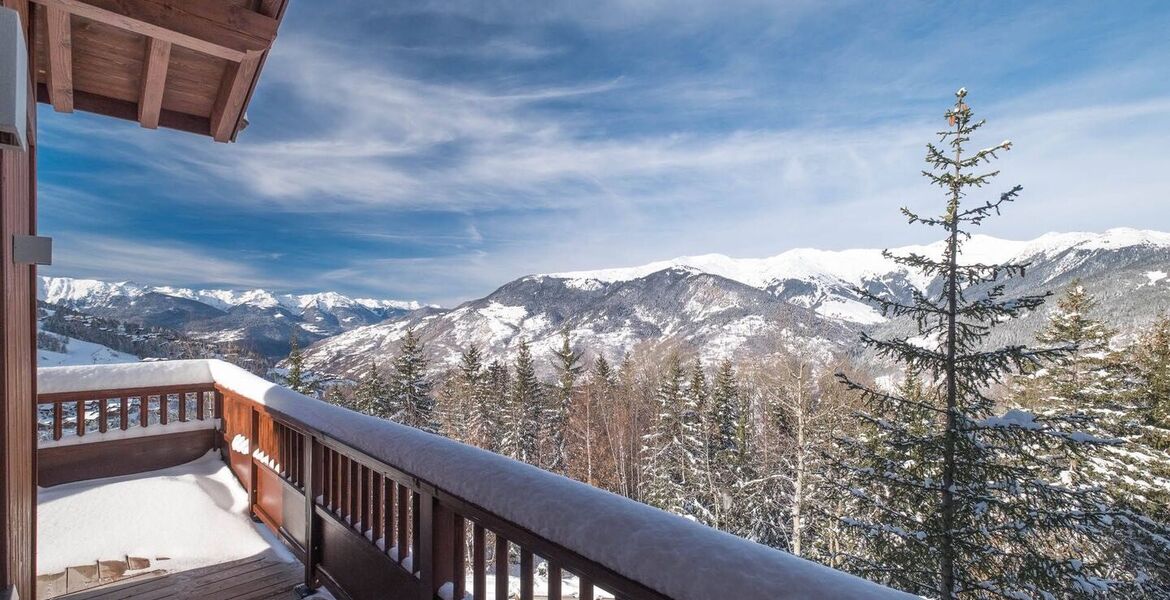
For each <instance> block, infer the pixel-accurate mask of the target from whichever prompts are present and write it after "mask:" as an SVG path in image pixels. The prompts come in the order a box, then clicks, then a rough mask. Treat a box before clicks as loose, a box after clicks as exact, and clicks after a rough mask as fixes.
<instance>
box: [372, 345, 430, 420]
mask: <svg viewBox="0 0 1170 600" xmlns="http://www.w3.org/2000/svg"><path fill="white" fill-rule="evenodd" d="M434 410H435V400H434V398H433V397H432V396H431V384H430V382H429V381H428V380H427V358H426V355H425V354H424V351H423V344H422V340H420V339H419V337H418V335H416V334H415V333H414V330H413V329H407V330H406V334H405V335H404V336H402V343H401V345H400V346H399V349H398V357H397V358H395V359H394V371H393V373H392V379H391V381H390V396H389V403H388V406H387V410H386V411H385V413H386V415H387V418H389V419H390V420H392V421H397V422H398V423H402V424H403V425H409V426H411V427H414V428H416V429H422V430H423V431H429V432H431V433H436V432H438V430H439V423H438V422H437V420H436V419H435V414H434Z"/></svg>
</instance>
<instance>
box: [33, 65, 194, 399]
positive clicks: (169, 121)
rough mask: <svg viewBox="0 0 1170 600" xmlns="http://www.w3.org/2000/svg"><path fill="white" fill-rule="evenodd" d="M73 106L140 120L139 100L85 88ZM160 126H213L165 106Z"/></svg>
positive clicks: (43, 96)
mask: <svg viewBox="0 0 1170 600" xmlns="http://www.w3.org/2000/svg"><path fill="white" fill-rule="evenodd" d="M37 102H44V103H48V102H49V88H48V86H46V85H45V84H43V83H40V84H37ZM73 107H74V108H75V109H76V110H80V111H82V112H91V113H96V114H99V115H105V116H107V117H114V118H115V119H125V120H127V121H135V122H137V121H138V103H137V102H127V101H125V100H118V99H115V98H109V97H107V96H99V95H97V94H92V93H89V92H86V91H83V90H74V92H73ZM158 126H159V127H165V128H167V129H177V130H179V131H186V132H188V133H194V134H197V135H210V134H211V126H210V124H209V120H208V119H207V117H200V116H197V115H189V114H186V113H180V112H175V111H173V110H167V109H165V108H164V109H163V110H162V113H161V114H160V115H159V117H158ZM111 397H113V396H111Z"/></svg>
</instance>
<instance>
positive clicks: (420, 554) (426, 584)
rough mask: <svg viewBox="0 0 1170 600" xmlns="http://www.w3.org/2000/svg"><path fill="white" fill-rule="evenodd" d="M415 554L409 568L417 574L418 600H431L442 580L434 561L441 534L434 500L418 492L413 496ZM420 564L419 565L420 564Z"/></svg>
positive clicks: (428, 495)
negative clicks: (418, 584) (418, 581)
mask: <svg viewBox="0 0 1170 600" xmlns="http://www.w3.org/2000/svg"><path fill="white" fill-rule="evenodd" d="M414 498H415V504H414V506H415V514H416V516H415V528H416V530H417V533H416V534H415V553H414V558H413V559H411V565H410V568H411V570H413V571H414V572H416V573H418V574H419V580H420V581H421V582H422V585H421V586H419V587H420V588H421V589H420V590H419V591H420V592H421V593H420V595H419V600H433V598H434V597H435V592H436V591H438V588H439V583H440V582H441V581H442V580H443V578H442V577H440V576H439V574H438V573H437V572H436V571H437V569H436V568H435V567H436V565H437V564H438V561H436V560H435V558H436V555H437V554H438V553H439V546H440V544H439V543H437V542H438V540H437V539H436V538H440V539H441V538H442V532H441V528H440V527H436V525H438V522H437V521H438V519H439V518H441V517H440V516H439V512H440V511H438V510H436V506H435V504H436V500H435V498H434V497H433V496H431V495H430V494H424V493H422V492H419V493H417V494H415V496H414ZM420 563H421V564H420Z"/></svg>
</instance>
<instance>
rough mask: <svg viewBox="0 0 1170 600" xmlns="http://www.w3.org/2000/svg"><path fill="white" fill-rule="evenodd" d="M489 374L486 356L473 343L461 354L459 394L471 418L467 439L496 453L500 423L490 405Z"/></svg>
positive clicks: (468, 421)
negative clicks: (495, 437)
mask: <svg viewBox="0 0 1170 600" xmlns="http://www.w3.org/2000/svg"><path fill="white" fill-rule="evenodd" d="M488 393H489V389H488V373H487V372H486V371H485V370H484V368H483V353H482V352H480V349H479V346H477V345H475V344H471V345H470V346H468V347H467V349H466V350H464V351H463V352H462V353H461V354H460V358H459V372H458V379H457V383H456V391H455V394H456V396H458V398H459V401H460V403H461V405H462V406H463V412H464V413H465V414H466V415H467V422H466V431H465V432H464V436H463V437H465V438H466V439H467V440H468V441H470V442H471V443H473V444H475V445H477V446H480V447H481V448H487V449H489V450H493V451H494V450H495V449H494V448H492V447H490V446H492V445H493V444H492V438H493V437H494V435H495V433H494V431H495V430H496V429H497V427H498V423H496V411H495V410H493V408H494V407H492V406H490V405H489V403H488Z"/></svg>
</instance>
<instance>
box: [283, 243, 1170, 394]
mask: <svg viewBox="0 0 1170 600" xmlns="http://www.w3.org/2000/svg"><path fill="white" fill-rule="evenodd" d="M941 249H942V245H941V243H936V244H930V245H926V246H908V247H904V248H898V249H894V250H892V251H891V252H892V253H894V254H908V253H918V254H925V255H938V254H939V253H940V252H941ZM964 261H965V262H971V263H973V262H979V263H985V264H992V263H1003V262H1007V261H1012V262H1029V263H1031V266H1030V268H1029V271H1028V276H1027V277H1026V278H1023V279H1015V280H1010V281H1007V282H1005V285H1006V291H1007V293H1008V294H1009V295H1021V294H1031V293H1040V292H1042V291H1045V290H1052V291H1056V292H1059V291H1060V290H1062V289H1063V288H1064V287H1066V286H1067V285H1068V284H1069V283H1071V282H1072V281H1073V280H1074V279H1080V280H1081V281H1082V283H1083V285H1085V286H1086V287H1087V288H1089V290H1090V291H1091V292H1092V293H1094V294H1095V295H1097V296H1098V298H1100V300H1101V306H1100V311H1101V314H1100V316H1101V317H1103V318H1106V319H1107V320H1109V321H1110V322H1111V323H1113V324H1114V325H1115V326H1116V327H1119V328H1120V329H1121V330H1122V331H1123V333H1124V332H1126V331H1132V329H1133V328H1135V327H1137V326H1140V325H1142V324H1144V323H1146V322H1148V321H1150V320H1151V319H1152V318H1153V317H1154V315H1155V314H1156V313H1157V311H1158V310H1159V309H1162V310H1166V309H1167V308H1168V307H1170V276H1168V275H1167V272H1170V234H1166V233H1161V232H1155V231H1141V230H1135V229H1112V230H1109V231H1106V232H1104V233H1052V234H1046V235H1044V236H1041V237H1039V238H1037V239H1035V240H1030V241H1010V240H1000V239H996V238H993V237H989V236H973V237H972V238H971V239H970V240H969V241H968V242H967V243H966V245H965V249H964ZM856 287H863V288H866V289H868V290H870V291H872V292H875V293H880V294H884V295H886V296H889V297H892V298H896V299H899V300H902V301H909V300H910V299H911V297H912V294H913V293H914V292H915V291H918V292H923V293H928V294H929V293H936V292H937V290H938V283H937V282H934V281H930V280H928V279H925V278H923V277H921V276H920V275H918V274H917V273H911V272H908V271H907V270H906V269H905V268H903V267H901V266H900V265H898V264H896V263H895V262H893V261H892V260H890V259H889V258H886V257H885V256H883V254H882V252H881V251H880V250H868V249H859V250H843V251H824V250H814V249H797V250H790V251H788V252H785V253H782V254H779V255H777V256H774V257H771V258H763V259H735V258H729V257H726V256H722V255H715V254H710V255H703V256H693V257H682V258H677V259H674V260H669V261H661V262H656V263H651V264H648V265H643V266H639V267H629V268H620V269H605V270H597V271H578V272H568V273H554V274H549V275H534V276H529V277H523V278H521V279H517V280H515V281H512V282H510V283H508V284H505V285H504V286H503V287H501V288H499V289H498V290H496V291H495V292H493V293H492V294H490V295H488V296H486V297H484V298H481V299H478V300H473V301H471V302H467V303H464V304H462V305H460V306H459V307H457V308H455V309H453V310H450V311H420V312H418V313H412V314H410V315H406V316H403V317H401V318H395V319H389V320H387V321H386V322H383V323H380V324H376V325H372V326H367V327H359V328H356V329H353V330H351V331H347V332H344V333H342V334H340V335H337V336H335V337H331V338H329V339H326V340H324V341H321V342H318V343H317V344H314V345H313V346H312V347H311V348H309V349H308V351H307V352H306V360H307V363H308V365H309V366H310V368H313V369H316V370H320V371H324V372H329V373H334V374H339V375H353V374H355V373H356V372H359V371H360V370H361V369H362V368H364V367H365V365H368V364H369V363H370V362H371V361H373V362H383V361H386V360H388V359H389V358H391V357H393V356H394V353H395V352H396V351H397V343H398V340H399V339H400V338H401V336H402V334H403V332H404V331H405V330H406V328H407V327H414V328H416V329H418V332H419V333H420V335H421V336H422V338H423V340H424V342H426V343H427V345H428V350H429V352H430V354H431V356H432V358H433V359H434V360H435V361H436V365H437V367H438V368H441V367H443V366H450V365H454V364H455V363H456V362H457V360H458V352H459V351H460V350H461V349H463V348H465V347H466V346H467V345H469V344H470V343H473V342H474V343H476V344H478V345H479V346H480V347H481V348H483V349H484V350H485V351H486V352H487V354H488V356H489V358H502V359H508V358H510V357H511V356H513V353H514V352H515V349H516V345H517V343H518V341H519V340H520V339H521V338H523V339H527V340H529V341H530V342H532V343H533V344H534V346H535V351H536V353H537V355H538V356H539V357H540V358H539V361H538V362H539V363H540V364H541V365H542V366H544V367H545V368H547V367H548V365H547V363H548V361H547V360H546V358H545V357H546V356H547V354H548V353H549V352H550V351H551V349H552V348H553V347H556V346H558V345H559V343H560V342H559V335H560V332H561V331H562V330H564V329H568V330H569V332H570V336H571V338H572V340H573V343H574V344H575V345H577V346H578V347H579V348H580V349H583V350H586V351H587V352H588V353H590V354H600V355H603V356H605V357H606V358H609V359H617V358H620V357H621V355H622V354H624V353H625V352H627V351H629V350H630V349H632V348H633V347H634V346H636V345H637V344H639V343H643V342H660V341H676V342H679V343H683V344H687V345H690V346H692V347H694V348H696V349H698V350H699V351H700V352H701V354H702V355H703V356H704V357H705V358H707V359H709V360H710V359H718V358H722V357H729V356H742V355H750V354H757V353H763V352H767V351H769V349H772V348H775V346H776V344H777V343H781V342H780V341H783V342H785V343H789V344H793V345H798V346H800V347H802V348H805V349H810V350H811V351H813V352H817V353H824V352H828V351H831V350H852V349H854V348H855V347H856V340H857V335H858V333H859V332H860V331H861V330H869V331H876V332H878V333H880V334H883V335H885V334H893V335H898V334H906V335H909V334H910V332H911V329H910V326H909V324H907V323H899V322H892V321H890V320H888V319H886V318H885V317H883V316H882V315H881V314H879V313H878V312H877V311H875V310H874V309H873V308H872V307H870V306H869V305H867V304H864V303H863V302H861V301H859V298H858V296H857V294H856V293H855V292H854V291H853V290H854V288H856ZM1045 314H1046V313H1045V311H1043V310H1042V311H1039V312H1038V313H1036V314H1030V315H1026V316H1024V317H1022V318H1021V319H1018V320H1017V322H1014V323H1009V324H1007V325H1005V327H1004V328H1003V329H1002V330H1001V332H1000V333H999V334H998V337H997V338H996V340H994V341H997V342H999V341H1013V342H1016V341H1030V338H1031V336H1032V334H1033V332H1034V331H1035V330H1036V329H1037V328H1038V327H1039V326H1040V325H1041V323H1042V320H1043V317H1044V315H1045ZM778 340H780V341H778Z"/></svg>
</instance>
